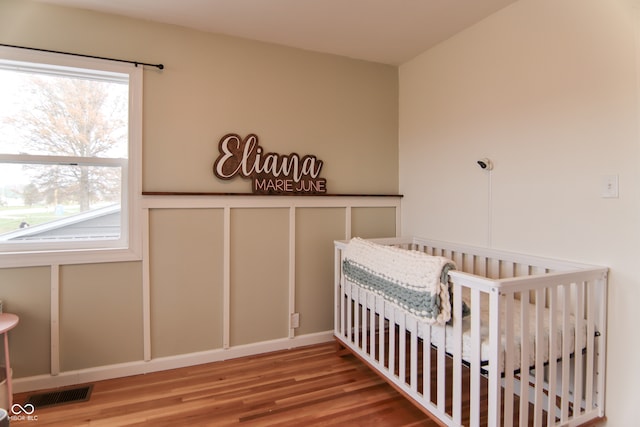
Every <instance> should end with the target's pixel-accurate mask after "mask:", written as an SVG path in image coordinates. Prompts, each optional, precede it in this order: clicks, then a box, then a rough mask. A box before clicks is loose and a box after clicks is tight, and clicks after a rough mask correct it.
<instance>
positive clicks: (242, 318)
mask: <svg viewBox="0 0 640 427" xmlns="http://www.w3.org/2000/svg"><path fill="white" fill-rule="evenodd" d="M400 200H401V198H400V197H399V196H396V197H388V196H378V197H376V196H341V197H339V196H323V197H256V196H251V195H247V196H211V197H208V196H207V197H200V196H194V197H190V196H189V197H183V196H176V197H172V196H166V197H165V196H144V197H143V209H142V212H141V214H142V221H141V223H142V225H143V226H142V229H141V233H142V235H143V242H144V244H143V256H142V260H141V261H136V262H103V263H100V262H95V263H87V264H74V265H57V264H51V265H47V266H42V267H28V268H14V269H2V270H0V280H3V283H4V285H5V286H3V294H2V295H1V296H0V297H1V298H2V299H5V300H6V306H5V308H6V309H7V311H11V312H15V313H16V314H18V315H19V316H20V319H21V322H20V324H19V325H18V327H16V329H15V330H13V331H11V334H10V338H11V344H12V345H11V357H12V362H13V363H12V366H13V368H14V378H15V381H14V386H15V387H14V389H15V390H16V392H21V391H29V390H35V389H44V388H50V387H57V386H64V385H70V384H77V383H81V382H90V381H96V380H100V379H106V378H114V377H118V376H125V375H134V374H140V373H145V372H153V371H159V370H164V369H171V368H177V367H182V366H189V365H193V364H199V363H207V362H212V361H217V360H224V359H229V358H234V357H241V356H246V355H250V354H257V353H262V352H268V351H275V350H282V349H286V348H292V347H296V346H301V345H309V344H314V343H318V342H324V341H328V340H331V339H332V331H331V324H332V320H333V317H332V316H333V304H332V283H333V271H334V269H333V249H332V248H333V241H334V240H341V239H347V238H349V237H351V236H352V235H356V234H357V235H360V236H363V237H388V236H389V235H394V234H399V233H400V226H399V218H400ZM296 313H297V314H298V315H299V320H300V321H299V326H298V327H294V326H295V325H292V324H291V316H292V315H293V314H296Z"/></svg>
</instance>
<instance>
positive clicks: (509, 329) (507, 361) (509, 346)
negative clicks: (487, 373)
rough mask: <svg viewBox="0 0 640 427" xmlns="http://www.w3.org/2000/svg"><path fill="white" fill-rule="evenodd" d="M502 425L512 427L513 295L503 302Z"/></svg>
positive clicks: (508, 295)
mask: <svg viewBox="0 0 640 427" xmlns="http://www.w3.org/2000/svg"><path fill="white" fill-rule="evenodd" d="M504 304H505V357H504V425H505V427H512V426H513V370H514V369H513V353H514V350H515V349H514V346H513V329H514V327H513V304H514V302H513V293H509V294H507V296H506V298H505V301H504Z"/></svg>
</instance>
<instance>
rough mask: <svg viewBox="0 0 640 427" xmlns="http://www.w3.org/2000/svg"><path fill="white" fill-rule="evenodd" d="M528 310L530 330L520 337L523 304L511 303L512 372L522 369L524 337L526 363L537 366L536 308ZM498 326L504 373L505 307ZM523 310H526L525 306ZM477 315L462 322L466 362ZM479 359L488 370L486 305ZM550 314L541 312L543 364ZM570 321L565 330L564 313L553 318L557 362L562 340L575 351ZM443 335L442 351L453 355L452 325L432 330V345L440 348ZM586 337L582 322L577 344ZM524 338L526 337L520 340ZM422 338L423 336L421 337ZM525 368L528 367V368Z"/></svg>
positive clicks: (572, 320) (546, 358)
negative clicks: (473, 322) (525, 341)
mask: <svg viewBox="0 0 640 427" xmlns="http://www.w3.org/2000/svg"><path fill="white" fill-rule="evenodd" d="M527 305H528V311H529V330H528V333H527V331H525V333H524V334H523V332H522V327H521V320H522V317H521V315H522V313H521V312H522V304H521V303H520V301H514V304H513V325H514V326H513V343H512V345H513V369H514V370H518V369H520V368H521V361H522V357H521V356H522V342H523V338H524V339H528V341H529V358H528V359H529V361H528V367H533V366H534V365H535V364H536V360H535V358H536V345H537V344H538V340H536V322H535V319H536V306H535V304H527ZM501 307H502V308H501V313H500V316H501V323H502V327H501V329H502V339H501V341H502V342H501V351H502V356H501V365H500V372H501V373H502V372H504V364H505V351H506V348H507V345H506V344H507V342H506V337H505V335H504V327H505V325H504V323H505V321H504V319H505V318H506V316H505V312H504V311H505V304H501ZM525 308H526V307H525ZM473 315H477V314H474V313H473V309H472V314H471V315H470V316H467V317H466V318H465V319H463V321H462V360H464V361H465V362H470V361H471V316H473ZM480 316H481V319H480V342H481V344H480V359H481V362H482V363H483V365H485V366H483V369H485V370H487V371H489V370H490V369H491V367H490V366H489V365H488V364H487V363H488V361H489V354H490V342H489V307H488V304H485V305H484V306H483V307H482V308H481V309H480ZM549 316H550V311H549V309H548V308H545V309H544V313H543V325H542V326H543V331H542V333H541V336H540V337H539V340H540V344H541V345H542V358H543V360H542V361H541V362H542V363H547V362H549V359H550V357H549V353H550V348H549V337H550V334H551V331H550V326H549V325H550V319H549ZM568 319H569V321H568V324H567V327H566V329H565V328H564V324H563V313H562V312H561V311H558V312H557V315H556V325H555V335H556V340H555V344H556V345H555V347H556V348H555V352H554V356H555V360H558V359H560V358H561V357H562V352H563V340H567V344H568V347H569V353H570V354H573V353H574V352H575V350H576V339H575V338H576V323H577V322H576V319H575V317H574V316H569V318H568ZM443 332H444V334H445V350H446V351H447V353H450V354H453V351H454V336H453V326H450V325H446V326H436V327H432V328H431V344H432V345H434V346H436V347H438V346H440V345H442V340H443V337H442V335H443ZM586 334H587V327H586V322H581V328H580V331H579V337H580V343H585V342H586ZM523 335H525V336H524V337H523ZM421 338H424V337H421ZM583 347H584V344H582V345H580V350H582V348H583ZM528 367H527V368H528Z"/></svg>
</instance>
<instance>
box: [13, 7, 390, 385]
mask: <svg viewBox="0 0 640 427" xmlns="http://www.w3.org/2000/svg"><path fill="white" fill-rule="evenodd" d="M0 42H2V43H6V44H14V45H23V46H31V47H38V48H45V49H52V50H61V51H69V52H76V53H83V54H90V55H98V56H105V57H115V58H122V59H131V60H138V61H143V62H150V63H163V64H164V65H165V69H164V70H163V71H158V70H156V69H154V68H147V69H145V71H144V105H143V118H144V122H143V165H142V167H143V169H142V178H143V190H145V191H188V192H250V191H251V187H250V183H249V182H248V181H243V180H240V179H238V180H234V181H231V182H222V181H219V180H217V179H216V178H214V176H213V174H212V165H213V161H214V160H215V158H216V156H217V143H218V140H219V139H220V138H221V137H222V136H223V135H224V134H226V133H228V132H235V133H239V134H240V135H242V136H244V135H246V134H248V133H256V134H257V135H258V136H259V137H260V143H261V145H262V146H263V147H264V148H265V149H266V150H268V151H274V152H277V153H281V154H288V153H291V152H297V153H298V154H300V155H304V154H315V155H316V156H317V157H318V158H319V159H321V160H323V161H324V167H323V169H322V174H321V176H322V177H324V178H326V179H327V188H328V192H330V193H351V194H353V193H364V194H371V193H397V191H398V148H397V142H398V141H397V138H398V137H397V133H398V70H397V68H396V67H392V66H386V65H381V64H374V63H368V62H364V61H356V60H351V59H346V58H341V57H337V56H331V55H324V54H317V53H312V52H307V51H303V50H296V49H290V48H285V47H280V46H276V45H270V44H265V43H258V42H253V41H248V40H243V39H237V38H232V37H227V36H220V35H213V34H207V33H202V32H197V31H192V30H187V29H184V28H180V27H176V26H170V25H162V24H156V23H151V22H146V21H139V20H132V19H127V18H123V17H118V16H112V15H104V14H98V13H93V12H88V11H83V10H76V9H68V8H61V7H56V6H52V5H48V4H44V3H36V2H31V1H28V0H0ZM363 162H365V163H363ZM365 166H366V167H365ZM185 200H186V199H185ZM188 200H190V201H185V202H184V203H182V202H178V203H177V205H176V204H171V206H170V207H169V208H166V209H165V208H164V207H161V208H158V207H157V204H158V203H159V204H162V202H161V201H160V202H158V201H157V200H156V201H155V202H151V203H152V204H153V203H156V205H154V206H155V207H152V208H151V209H150V210H149V224H148V242H149V250H148V258H147V259H145V260H142V261H140V262H130V263H105V264H91V265H75V266H64V265H63V266H59V270H58V267H57V266H55V267H52V266H43V267H38V268H23V269H5V270H0V298H1V299H4V300H5V301H6V309H7V310H8V311H13V312H16V313H18V314H19V315H20V319H21V321H20V324H19V325H18V327H17V328H16V329H15V330H14V331H12V333H11V340H12V342H11V344H12V346H11V351H12V356H13V358H12V362H13V363H12V364H13V367H14V372H15V377H17V378H18V379H20V378H25V377H30V376H35V375H40V374H45V375H46V374H48V373H50V372H51V362H52V360H53V361H54V365H55V361H56V360H58V363H59V367H60V370H61V373H64V372H68V371H73V370H78V369H91V368H97V367H100V366H109V365H114V364H127V363H128V362H136V361H141V360H143V357H144V355H143V353H144V351H145V347H144V346H145V340H146V338H143V336H144V335H145V334H146V333H147V332H146V331H147V326H145V325H146V323H145V322H146V321H145V318H146V316H148V322H149V325H148V334H149V342H150V349H149V352H150V357H151V358H152V359H154V358H167V357H169V358H170V357H173V356H179V355H185V354H190V353H197V352H201V351H207V350H215V349H220V348H222V347H223V345H224V343H223V340H224V331H223V329H224V327H225V325H224V319H223V314H224V307H223V294H224V286H223V281H224V277H223V269H224V266H223V260H222V259H223V258H224V255H223V253H224V251H225V249H226V248H224V247H223V238H224V234H225V232H226V230H227V229H225V227H228V226H229V227H230V235H231V242H230V248H229V254H228V255H229V260H230V266H231V270H230V273H231V274H230V276H231V283H230V295H229V297H230V307H229V313H228V314H229V319H230V324H229V325H228V327H229V331H230V335H229V340H230V344H231V345H232V346H233V345H243V344H251V343H255V342H259V341H265V340H271V339H279V338H285V339H286V338H287V337H288V335H289V334H290V331H289V329H288V321H289V320H288V319H289V308H290V307H289V304H290V302H289V299H290V295H289V288H288V286H289V283H288V280H289V279H288V277H289V276H288V275H289V274H290V273H291V271H295V273H296V274H297V276H296V277H297V279H296V282H298V281H299V283H296V284H295V285H296V292H295V300H294V301H295V302H294V307H293V309H294V310H296V311H298V312H300V319H301V321H300V322H301V327H300V329H299V330H297V331H296V332H295V335H296V336H298V335H303V334H314V333H319V332H325V331H328V330H330V329H331V327H332V323H331V322H332V303H331V292H332V291H331V286H332V280H333V246H332V242H333V240H334V239H338V238H345V237H347V232H348V230H350V229H352V230H354V231H355V232H358V231H362V232H366V234H367V235H379V236H386V235H388V234H389V233H395V231H396V218H395V210H394V209H393V208H392V210H391V212H392V214H391V215H389V212H388V211H384V209H385V208H382V209H383V213H382V214H380V212H381V211H380V208H379V207H371V208H359V209H362V210H363V212H362V214H357V215H355V217H354V218H352V222H351V223H349V224H348V226H347V223H346V221H347V220H348V218H349V216H348V215H347V208H346V207H342V206H340V203H336V202H335V200H334V201H333V202H331V204H330V206H324V205H323V202H322V200H324V199H323V198H320V201H319V202H318V203H316V204H313V203H312V205H313V206H307V207H305V208H304V209H303V210H300V212H299V214H298V215H296V217H299V219H298V221H297V222H296V223H295V225H293V226H291V225H290V224H291V223H290V222H289V221H290V219H291V215H290V211H289V208H287V207H284V208H275V209H274V208H272V207H269V208H261V206H259V205H260V202H259V203H258V206H257V207H256V206H252V208H251V209H242V207H237V208H233V209H231V211H230V215H229V217H230V219H231V222H230V224H229V223H225V220H224V215H225V213H224V212H225V211H224V209H225V208H222V207H213V208H212V207H209V208H206V209H200V207H199V206H192V204H190V203H192V202H193V201H192V199H188ZM255 200H265V203H266V204H268V203H269V201H270V200H273V199H272V198H269V197H267V198H264V199H255ZM304 200H310V199H306V198H305V199H304ZM198 203H199V202H195V204H196V205H198ZM231 203H232V202H231ZM214 204H215V203H214ZM359 218H361V219H359ZM318 227H322V228H318ZM292 229H293V230H294V232H295V233H296V236H295V239H294V241H295V264H296V265H295V266H294V268H293V269H292V268H291V265H290V264H289V261H288V260H289V258H288V257H289V253H290V250H289V248H290V246H289V245H290V240H289V239H290V230H292ZM143 231H145V233H146V231H147V230H141V232H143ZM298 263H300V265H299V266H298V265H297V264H298ZM147 267H148V272H147V270H146V268H147ZM52 272H53V273H52ZM147 273H148V277H149V292H148V300H149V301H150V302H149V306H148V307H147V306H146V304H147V302H146V298H147V296H146V293H145V292H146V290H145V289H146V288H145V285H144V282H145V277H146V274H147ZM308 274H313V275H314V276H313V277H308ZM54 276H55V277H54ZM58 279H59V289H52V286H53V285H52V284H55V283H56V281H57V280H58ZM52 295H53V296H54V298H53V299H52ZM318 302H321V304H318ZM51 307H54V310H53V311H52V310H51ZM58 308H59V311H57V310H58ZM52 318H53V319H54V320H59V326H60V330H59V347H57V346H56V342H55V341H54V342H53V344H52V341H51V336H52V334H51V319H52ZM260 319H264V321H260ZM256 321H258V325H259V326H260V327H259V328H258V327H256ZM54 331H55V324H54ZM52 346H54V347H55V348H54V349H53V354H52ZM18 384H19V381H18Z"/></svg>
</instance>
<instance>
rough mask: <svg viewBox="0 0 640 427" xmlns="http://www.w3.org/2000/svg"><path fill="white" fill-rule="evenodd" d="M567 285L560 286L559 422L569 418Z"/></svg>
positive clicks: (569, 353)
mask: <svg viewBox="0 0 640 427" xmlns="http://www.w3.org/2000/svg"><path fill="white" fill-rule="evenodd" d="M567 288H568V286H567V285H564V286H562V296H563V313H562V399H561V402H560V403H561V414H560V422H565V421H567V419H568V418H569V375H570V362H571V349H570V347H569V345H570V344H569V343H570V337H569V336H568V334H567V331H568V330H569V322H570V320H569V313H570V312H569V310H570V307H569V303H570V300H571V296H570V295H569V289H567Z"/></svg>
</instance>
